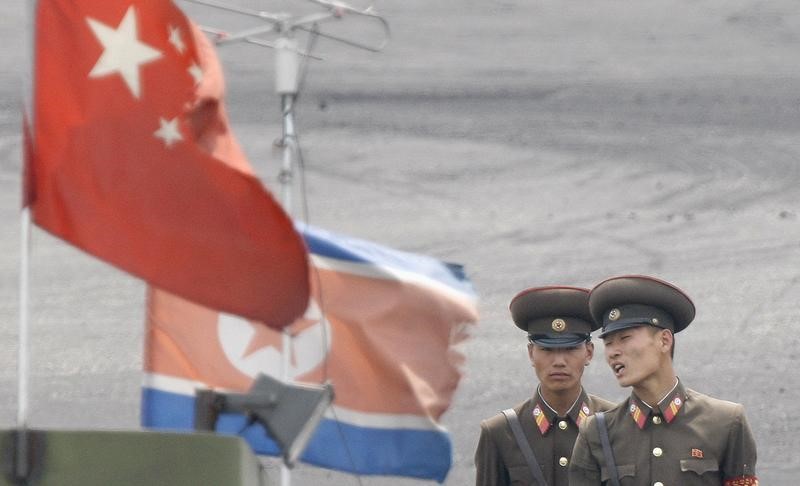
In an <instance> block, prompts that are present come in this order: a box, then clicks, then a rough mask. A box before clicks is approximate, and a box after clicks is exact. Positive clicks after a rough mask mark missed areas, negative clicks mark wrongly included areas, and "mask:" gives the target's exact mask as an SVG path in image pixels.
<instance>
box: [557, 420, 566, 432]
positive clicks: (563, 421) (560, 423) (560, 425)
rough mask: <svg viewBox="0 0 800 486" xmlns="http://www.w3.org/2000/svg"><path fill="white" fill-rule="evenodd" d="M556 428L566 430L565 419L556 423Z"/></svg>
mask: <svg viewBox="0 0 800 486" xmlns="http://www.w3.org/2000/svg"><path fill="white" fill-rule="evenodd" d="M558 428H559V429H561V430H567V421H566V420H562V421H561V422H559V423H558Z"/></svg>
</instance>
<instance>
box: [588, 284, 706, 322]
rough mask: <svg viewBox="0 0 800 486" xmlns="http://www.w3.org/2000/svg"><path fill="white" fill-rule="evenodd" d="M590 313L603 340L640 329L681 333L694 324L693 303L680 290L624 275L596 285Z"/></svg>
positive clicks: (590, 299) (591, 299)
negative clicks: (613, 333)
mask: <svg viewBox="0 0 800 486" xmlns="http://www.w3.org/2000/svg"><path fill="white" fill-rule="evenodd" d="M589 309H590V311H591V313H592V317H593V318H594V320H595V321H596V322H597V323H598V324H599V325H600V326H602V330H601V332H600V337H603V336H605V335H606V334H609V333H612V332H616V331H620V330H622V329H627V328H630V327H637V326H648V325H649V326H655V327H660V328H663V329H669V330H671V331H672V332H680V331H682V330H684V329H685V328H686V326H688V325H689V323H691V322H692V320H693V319H694V316H695V308H694V303H692V300H691V299H690V298H689V297H688V296H687V295H686V294H685V293H684V292H683V291H682V290H681V289H679V288H678V287H676V286H674V285H672V284H670V283H668V282H665V281H663V280H659V279H657V278H654V277H648V276H644V275H622V276H619V277H612V278H609V279H607V280H604V281H603V282H600V283H599V284H597V285H596V286H595V287H594V288H593V289H592V290H591V292H590V293H589Z"/></svg>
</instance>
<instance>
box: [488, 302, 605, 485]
mask: <svg viewBox="0 0 800 486" xmlns="http://www.w3.org/2000/svg"><path fill="white" fill-rule="evenodd" d="M588 296H589V291H588V289H581V288H575V287H539V288H531V289H528V290H525V291H522V292H520V293H519V294H518V295H517V296H516V297H514V299H513V300H512V301H511V306H510V308H511V316H512V318H513V320H514V323H515V324H516V325H517V327H519V328H520V329H522V330H523V331H526V332H527V333H528V357H529V359H530V362H531V365H532V366H533V368H534V369H535V371H536V376H537V377H538V379H539V386H538V387H537V389H536V392H535V393H534V395H533V398H530V399H528V400H527V401H525V402H524V403H521V404H519V405H517V406H516V407H514V408H513V409H508V410H505V411H503V413H501V414H498V415H496V416H494V417H491V418H489V419H487V420H484V421H483V422H481V435H480V440H479V442H478V448H477V450H476V452H475V467H476V469H477V476H476V485H477V486H502V485H512V484H513V485H525V486H528V485H534V486H537V485H538V486H546V485H549V486H567V465H568V464H569V460H570V456H571V455H572V446H573V444H574V443H575V438H576V437H577V435H578V425H580V423H581V422H583V421H584V420H585V419H586V417H587V416H589V415H591V414H592V413H594V412H595V411H596V410H608V409H609V408H611V407H612V406H613V404H612V403H611V402H608V401H606V400H603V399H602V398H598V397H595V396H593V395H587V394H586V392H585V391H584V390H583V387H582V385H581V377H582V376H583V370H584V369H585V368H584V367H585V366H588V365H589V362H590V361H591V359H592V355H593V353H594V345H593V344H592V342H591V339H590V333H591V332H592V331H594V330H595V329H597V327H598V326H597V325H596V324H595V323H594V321H593V320H592V317H591V314H590V313H589V303H588V302H589V301H588Z"/></svg>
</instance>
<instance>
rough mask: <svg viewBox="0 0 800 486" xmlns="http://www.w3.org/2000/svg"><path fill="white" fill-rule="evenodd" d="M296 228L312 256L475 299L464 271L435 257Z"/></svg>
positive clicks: (319, 230) (319, 231) (306, 228)
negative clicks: (414, 278)
mask: <svg viewBox="0 0 800 486" xmlns="http://www.w3.org/2000/svg"><path fill="white" fill-rule="evenodd" d="M295 227H296V228H297V230H298V231H299V232H300V233H301V234H302V236H303V239H304V240H305V242H306V245H308V248H309V251H310V252H311V253H312V254H315V255H319V256H321V257H325V258H333V259H337V260H342V261H345V262H351V263H361V264H365V265H374V266H381V267H388V268H391V269H397V270H402V271H404V272H411V273H417V274H420V275H424V276H426V277H428V278H430V279H433V280H436V281H438V282H440V283H443V284H445V285H449V286H450V287H452V288H454V289H456V290H459V291H461V292H463V293H465V294H467V295H470V296H472V295H474V294H475V290H474V289H473V287H472V283H471V282H470V280H469V279H468V278H467V276H466V274H465V272H464V267H463V266H462V265H459V264H457V263H445V262H442V261H441V260H438V259H436V258H433V257H429V256H426V255H419V254H415V253H408V252H404V251H399V250H395V249H393V248H389V247H387V246H383V245H379V244H377V243H373V242H371V241H367V240H361V239H358V238H352V237H348V236H342V235H339V234H336V233H331V232H330V231H325V230H323V229H320V228H315V227H313V226H309V225H306V224H303V223H300V222H296V223H295Z"/></svg>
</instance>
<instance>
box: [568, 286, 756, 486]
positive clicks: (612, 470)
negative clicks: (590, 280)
mask: <svg viewBox="0 0 800 486" xmlns="http://www.w3.org/2000/svg"><path fill="white" fill-rule="evenodd" d="M589 307H590V309H591V312H592V315H593V316H594V318H595V320H596V321H597V322H599V323H602V326H603V328H602V331H601V333H600V337H601V338H602V339H603V343H604V344H605V356H606V361H607V362H608V365H609V366H610V367H611V370H612V371H613V373H614V376H615V377H616V379H617V382H618V383H619V384H620V386H623V387H628V386H630V387H632V393H631V396H630V398H628V399H627V400H625V401H624V402H622V403H620V404H619V405H618V406H617V407H615V408H614V409H612V410H609V411H608V412H607V413H605V414H599V415H597V416H595V417H592V419H591V420H586V421H585V422H584V423H583V424H582V425H581V427H580V435H579V437H578V440H577V441H576V443H575V450H574V452H573V455H572V463H571V464H570V467H569V484H570V486H589V485H591V486H598V485H601V484H603V485H621V486H633V485H636V486H645V485H647V486H679V485H680V486H695V485H708V486H711V485H715V486H723V485H724V486H751V485H758V479H757V478H756V472H755V466H756V444H755V441H754V440H753V435H752V433H751V431H750V427H749V426H748V424H747V419H746V418H745V414H744V409H743V407H742V406H741V405H739V404H737V403H731V402H726V401H722V400H718V399H715V398H711V397H709V396H706V395H703V394H701V393H698V392H696V391H694V390H691V389H689V388H684V385H683V383H682V382H681V381H680V380H679V379H678V377H677V376H676V375H675V370H674V369H673V364H672V363H673V362H672V360H673V354H674V345H675V338H674V333H677V332H680V331H681V330H683V329H685V328H686V326H688V325H689V323H690V322H692V320H693V319H694V315H695V308H694V304H693V303H692V301H691V300H690V299H689V298H688V297H687V296H686V295H685V294H684V293H683V292H682V291H681V290H680V289H678V288H676V287H675V286H673V285H671V284H669V283H667V282H663V281H661V280H658V279H655V278H651V277H645V276H639V275H631V276H621V277H614V278H610V279H608V280H606V281H604V282H601V283H600V284H598V285H597V286H596V287H595V288H594V289H592V291H591V294H590V297H589ZM604 421H605V424H603V422H604Z"/></svg>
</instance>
